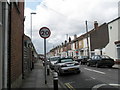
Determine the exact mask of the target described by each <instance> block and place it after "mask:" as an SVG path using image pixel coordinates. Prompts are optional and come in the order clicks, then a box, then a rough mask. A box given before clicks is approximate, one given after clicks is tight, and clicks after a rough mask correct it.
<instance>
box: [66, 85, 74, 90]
mask: <svg viewBox="0 0 120 90" xmlns="http://www.w3.org/2000/svg"><path fill="white" fill-rule="evenodd" d="M65 86H66V87H68V88H69V89H70V90H75V88H73V86H71V85H70V83H65Z"/></svg>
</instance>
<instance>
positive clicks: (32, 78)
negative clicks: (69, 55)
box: [21, 60, 66, 90]
mask: <svg viewBox="0 0 120 90" xmlns="http://www.w3.org/2000/svg"><path fill="white" fill-rule="evenodd" d="M44 70H45V69H44V66H43V64H42V61H41V60H39V61H38V62H36V63H35V65H34V69H33V70H32V71H31V73H30V74H29V76H28V77H27V78H26V79H24V80H23V83H22V85H21V88H23V89H24V88H25V89H26V88H29V89H42V90H43V89H45V90H46V89H48V90H49V89H52V90H53V89H54V85H53V71H51V70H50V74H49V75H46V81H47V84H45V74H44ZM58 88H59V89H60V90H66V87H65V86H64V85H63V84H62V83H61V82H60V81H59V80H58ZM59 89H58V90H59ZM54 90H57V89H54Z"/></svg>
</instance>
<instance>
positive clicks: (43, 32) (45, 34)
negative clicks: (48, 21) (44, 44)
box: [39, 27, 51, 39]
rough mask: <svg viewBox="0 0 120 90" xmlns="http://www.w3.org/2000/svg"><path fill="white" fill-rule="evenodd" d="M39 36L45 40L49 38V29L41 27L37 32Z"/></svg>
mask: <svg viewBox="0 0 120 90" xmlns="http://www.w3.org/2000/svg"><path fill="white" fill-rule="evenodd" d="M39 34H40V36H41V37H42V38H44V39H46V38H48V37H49V36H50V34H51V32H50V29H49V28H47V27H42V28H41V29H40V31H39Z"/></svg>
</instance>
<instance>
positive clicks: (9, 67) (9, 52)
mask: <svg viewBox="0 0 120 90" xmlns="http://www.w3.org/2000/svg"><path fill="white" fill-rule="evenodd" d="M11 11H12V2H10V5H9V31H8V35H9V36H8V41H9V42H8V90H11V29H12V28H11Z"/></svg>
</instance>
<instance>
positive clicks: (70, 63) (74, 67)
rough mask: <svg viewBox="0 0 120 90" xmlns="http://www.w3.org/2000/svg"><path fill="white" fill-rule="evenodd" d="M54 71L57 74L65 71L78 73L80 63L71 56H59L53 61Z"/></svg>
mask: <svg viewBox="0 0 120 90" xmlns="http://www.w3.org/2000/svg"><path fill="white" fill-rule="evenodd" d="M55 71H56V72H57V73H58V75H62V74H65V73H80V65H79V63H78V62H77V61H74V60H73V58H61V59H59V60H58V61H57V62H56V63H55Z"/></svg>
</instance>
